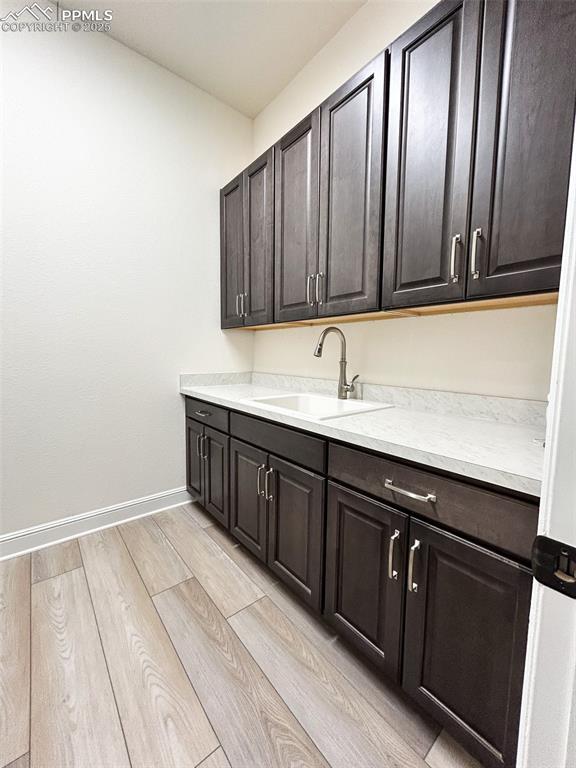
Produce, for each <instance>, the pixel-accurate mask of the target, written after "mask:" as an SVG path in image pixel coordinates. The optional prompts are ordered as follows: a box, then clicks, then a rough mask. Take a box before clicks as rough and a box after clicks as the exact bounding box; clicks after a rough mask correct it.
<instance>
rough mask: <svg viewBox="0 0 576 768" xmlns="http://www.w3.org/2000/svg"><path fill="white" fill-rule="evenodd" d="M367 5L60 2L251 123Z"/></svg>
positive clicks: (295, 0)
mask: <svg viewBox="0 0 576 768" xmlns="http://www.w3.org/2000/svg"><path fill="white" fill-rule="evenodd" d="M365 1H366V0H187V1H186V0H184V1H181V0H157V2H148V1H147V0H108V1H106V0H79V1H78V0H68V1H66V0H64V2H63V3H62V4H63V5H64V6H68V7H74V8H111V9H112V10H113V11H114V18H113V20H112V30H111V32H110V35H111V36H112V37H114V38H116V40H119V41H120V42H122V43H124V44H125V45H127V46H129V47H130V48H133V49H134V50H135V51H138V52H139V53H142V54H143V55H144V56H147V57H148V58H149V59H152V61H155V62H156V63H158V64H161V65H162V66H164V67H166V68H167V69H169V70H170V71H172V72H174V73H176V74H177V75H180V76H181V77H183V78H185V79H186V80H189V81H190V82H191V83H194V84H195V85H197V86H199V87H200V88H202V89H203V90H205V91H207V92H208V93H211V94H212V95H213V96H216V98H218V99H220V100H221V101H223V102H225V103H226V104H229V105H230V106H232V107H234V108H235V109H237V110H239V111H240V112H243V113H244V114H245V115H248V116H249V117H255V116H256V115H257V114H258V113H259V112H260V111H261V110H262V109H263V108H264V107H265V106H266V105H267V104H268V103H269V102H270V101H272V99H273V98H274V97H275V96H276V95H277V94H278V93H279V92H280V91H281V90H282V89H283V88H284V87H285V86H286V85H287V84H288V83H289V82H290V80H291V79H292V78H293V77H294V75H295V74H296V73H297V72H298V71H299V70H300V69H302V67H303V66H304V65H305V64H306V63H307V62H308V61H309V60H310V59H311V58H312V57H313V56H314V55H315V54H316V53H317V52H318V51H319V50H320V49H321V48H322V47H323V46H324V45H325V44H326V43H327V42H328V40H329V39H330V38H331V37H333V36H334V34H335V33H336V32H337V31H338V30H339V29H340V27H341V26H342V25H343V24H344V23H345V22H346V21H347V20H348V19H349V18H350V17H351V16H352V15H353V14H354V13H355V12H356V11H357V10H358V9H359V8H360V7H361V6H362V5H363V4H364V2H365Z"/></svg>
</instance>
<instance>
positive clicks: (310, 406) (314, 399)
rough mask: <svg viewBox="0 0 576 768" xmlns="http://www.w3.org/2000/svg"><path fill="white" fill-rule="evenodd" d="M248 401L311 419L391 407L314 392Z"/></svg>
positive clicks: (255, 398)
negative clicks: (340, 398)
mask: <svg viewBox="0 0 576 768" xmlns="http://www.w3.org/2000/svg"><path fill="white" fill-rule="evenodd" d="M250 402H252V403H257V404H258V405H260V406H262V407H264V408H269V409H270V410H273V411H281V412H284V413H292V414H298V415H299V416H302V417H303V418H306V419H311V420H313V421H324V420H325V419H335V418H338V417H339V416H352V415H353V414H358V413H367V412H368V411H379V410H382V409H383V408H391V407H392V405H389V404H387V403H373V402H365V401H364V400H339V399H338V398H336V397H328V396H327V395H316V394H308V393H303V394H293V395H269V396H268V397H254V398H251V399H250Z"/></svg>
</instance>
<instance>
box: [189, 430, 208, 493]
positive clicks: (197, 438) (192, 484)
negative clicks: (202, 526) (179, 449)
mask: <svg viewBox="0 0 576 768" xmlns="http://www.w3.org/2000/svg"><path fill="white" fill-rule="evenodd" d="M203 435H204V427H203V426H202V424H199V423H198V422H197V421H194V419H186V487H187V489H188V492H189V493H190V495H191V496H193V497H194V498H195V499H197V500H198V501H199V502H200V503H202V501H203V499H202V490H203V489H202V470H203V464H202V454H201V451H200V445H201V442H202V436H203Z"/></svg>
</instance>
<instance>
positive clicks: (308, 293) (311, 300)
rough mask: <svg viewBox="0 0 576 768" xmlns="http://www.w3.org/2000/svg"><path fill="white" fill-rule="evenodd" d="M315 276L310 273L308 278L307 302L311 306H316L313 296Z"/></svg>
mask: <svg viewBox="0 0 576 768" xmlns="http://www.w3.org/2000/svg"><path fill="white" fill-rule="evenodd" d="M314 278H315V275H308V277H307V278H306V303H307V304H309V305H310V306H311V307H313V306H314V299H313V298H312V280H314Z"/></svg>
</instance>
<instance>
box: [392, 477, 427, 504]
mask: <svg viewBox="0 0 576 768" xmlns="http://www.w3.org/2000/svg"><path fill="white" fill-rule="evenodd" d="M384 488H387V489H388V490H389V491H393V492H394V493H399V494H400V495H401V496H408V498H409V499H414V500H415V501H428V502H432V503H434V502H435V501H436V496H435V495H434V494H433V493H427V494H426V496H421V495H420V494H419V493H413V492H412V491H405V490H404V488H398V486H397V485H394V484H393V482H392V480H386V481H385V482H384Z"/></svg>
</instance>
